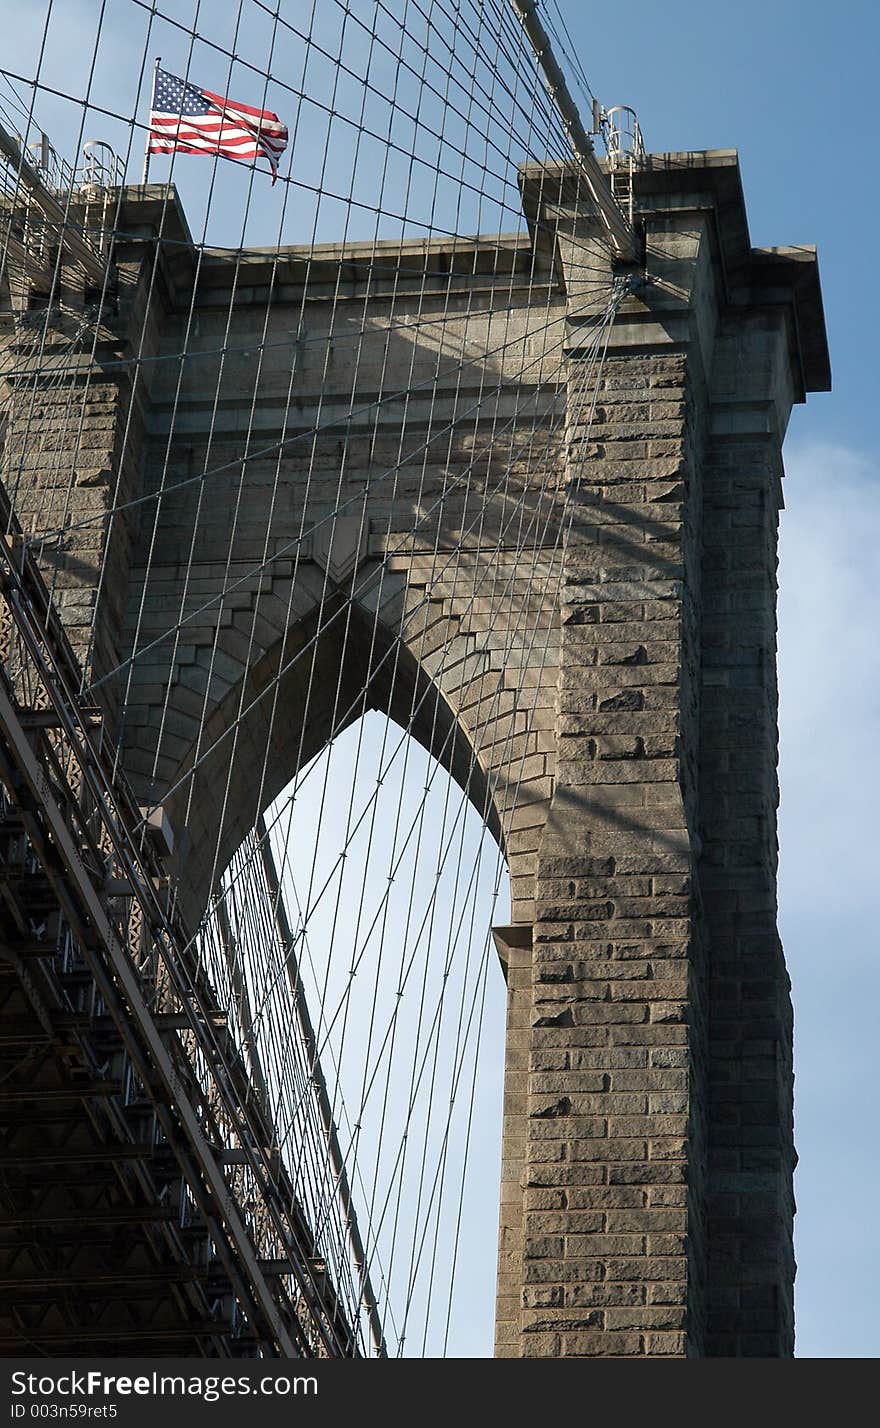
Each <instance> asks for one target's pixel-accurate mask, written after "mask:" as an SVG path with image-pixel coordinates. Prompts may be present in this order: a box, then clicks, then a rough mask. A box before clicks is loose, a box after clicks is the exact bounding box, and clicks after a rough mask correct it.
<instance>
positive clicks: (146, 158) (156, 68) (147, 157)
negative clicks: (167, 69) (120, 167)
mask: <svg viewBox="0 0 880 1428" xmlns="http://www.w3.org/2000/svg"><path fill="white" fill-rule="evenodd" d="M161 63H162V56H161V55H157V56H156V63H155V64H154V65H153V88H152V89H151V91H150V113H151V114H152V112H153V96H154V94H155V93H156V75H157V74H158V73H159V66H160V64H161ZM149 177H150V124H149V120H147V142H146V144H145V146H144V176H143V178H142V179H141V183H146V182H147V179H148V178H149Z"/></svg>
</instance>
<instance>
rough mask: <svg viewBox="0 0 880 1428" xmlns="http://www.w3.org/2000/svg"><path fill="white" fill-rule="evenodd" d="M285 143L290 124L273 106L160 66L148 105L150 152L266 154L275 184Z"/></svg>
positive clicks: (252, 156)
mask: <svg viewBox="0 0 880 1428" xmlns="http://www.w3.org/2000/svg"><path fill="white" fill-rule="evenodd" d="M286 147H287V125H286V124H282V123H281V120H280V119H279V118H278V115H277V114H273V113H272V111H271V109H253V108H251V106H250V105H249V104H237V103H236V102H235V100H234V99H224V98H223V96H222V95H220V94H212V93H211V91H210V90H209V89H199V88H198V87H197V86H196V85H195V84H189V83H187V81H186V80H185V79H178V78H177V75H175V74H168V73H167V71H166V70H164V69H157V70H156V77H155V79H154V81H153V103H152V106H151V108H150V142H149V151H150V153H151V154H172V153H174V152H175V150H176V151H177V152H178V153H182V154H222V155H223V157H224V158H225V159H258V158H266V159H268V160H269V163H270V164H271V166H272V182H273V183H274V182H275V179H276V177H277V175H278V160H279V159H280V158H281V155H282V154H283V153H284V150H285V148H286Z"/></svg>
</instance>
